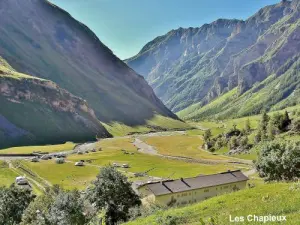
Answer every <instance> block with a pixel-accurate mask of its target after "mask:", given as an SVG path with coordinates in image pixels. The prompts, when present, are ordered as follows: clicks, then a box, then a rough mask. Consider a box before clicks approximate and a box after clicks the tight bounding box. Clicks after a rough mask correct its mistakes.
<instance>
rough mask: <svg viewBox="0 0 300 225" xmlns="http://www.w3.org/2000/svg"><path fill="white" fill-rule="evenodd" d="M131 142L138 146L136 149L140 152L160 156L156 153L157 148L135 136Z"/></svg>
mask: <svg viewBox="0 0 300 225" xmlns="http://www.w3.org/2000/svg"><path fill="white" fill-rule="evenodd" d="M133 144H134V146H136V147H137V148H138V151H139V152H141V153H144V154H148V155H159V156H162V155H160V154H158V152H157V150H156V149H155V148H154V147H153V146H151V145H148V144H146V143H145V142H143V141H142V140H141V139H139V138H135V140H134V142H133Z"/></svg>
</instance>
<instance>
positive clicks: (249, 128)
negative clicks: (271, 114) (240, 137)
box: [245, 119, 251, 134]
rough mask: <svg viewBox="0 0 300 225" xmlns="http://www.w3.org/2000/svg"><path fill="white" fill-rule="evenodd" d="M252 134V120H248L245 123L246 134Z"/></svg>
mask: <svg viewBox="0 0 300 225" xmlns="http://www.w3.org/2000/svg"><path fill="white" fill-rule="evenodd" d="M250 132H251V125H250V120H249V119H247V120H246V123H245V133H246V134H249V133H250Z"/></svg>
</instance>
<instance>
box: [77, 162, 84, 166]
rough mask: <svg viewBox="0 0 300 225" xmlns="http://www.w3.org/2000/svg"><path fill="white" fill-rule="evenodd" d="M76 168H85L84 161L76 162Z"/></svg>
mask: <svg viewBox="0 0 300 225" xmlns="http://www.w3.org/2000/svg"><path fill="white" fill-rule="evenodd" d="M75 166H84V163H83V162H82V161H79V162H76V163H75Z"/></svg>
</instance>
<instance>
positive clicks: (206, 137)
mask: <svg viewBox="0 0 300 225" xmlns="http://www.w3.org/2000/svg"><path fill="white" fill-rule="evenodd" d="M211 136H212V134H211V130H210V129H208V130H206V131H205V132H204V136H203V138H204V141H205V142H207V141H209V140H210V138H211Z"/></svg>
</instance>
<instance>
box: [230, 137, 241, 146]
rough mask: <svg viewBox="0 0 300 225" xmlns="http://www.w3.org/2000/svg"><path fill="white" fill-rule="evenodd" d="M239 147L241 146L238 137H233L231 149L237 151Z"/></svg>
mask: <svg viewBox="0 0 300 225" xmlns="http://www.w3.org/2000/svg"><path fill="white" fill-rule="evenodd" d="M238 146H239V143H238V138H237V137H236V136H233V137H231V138H230V141H229V144H228V147H229V149H235V148H237V147H238Z"/></svg>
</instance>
